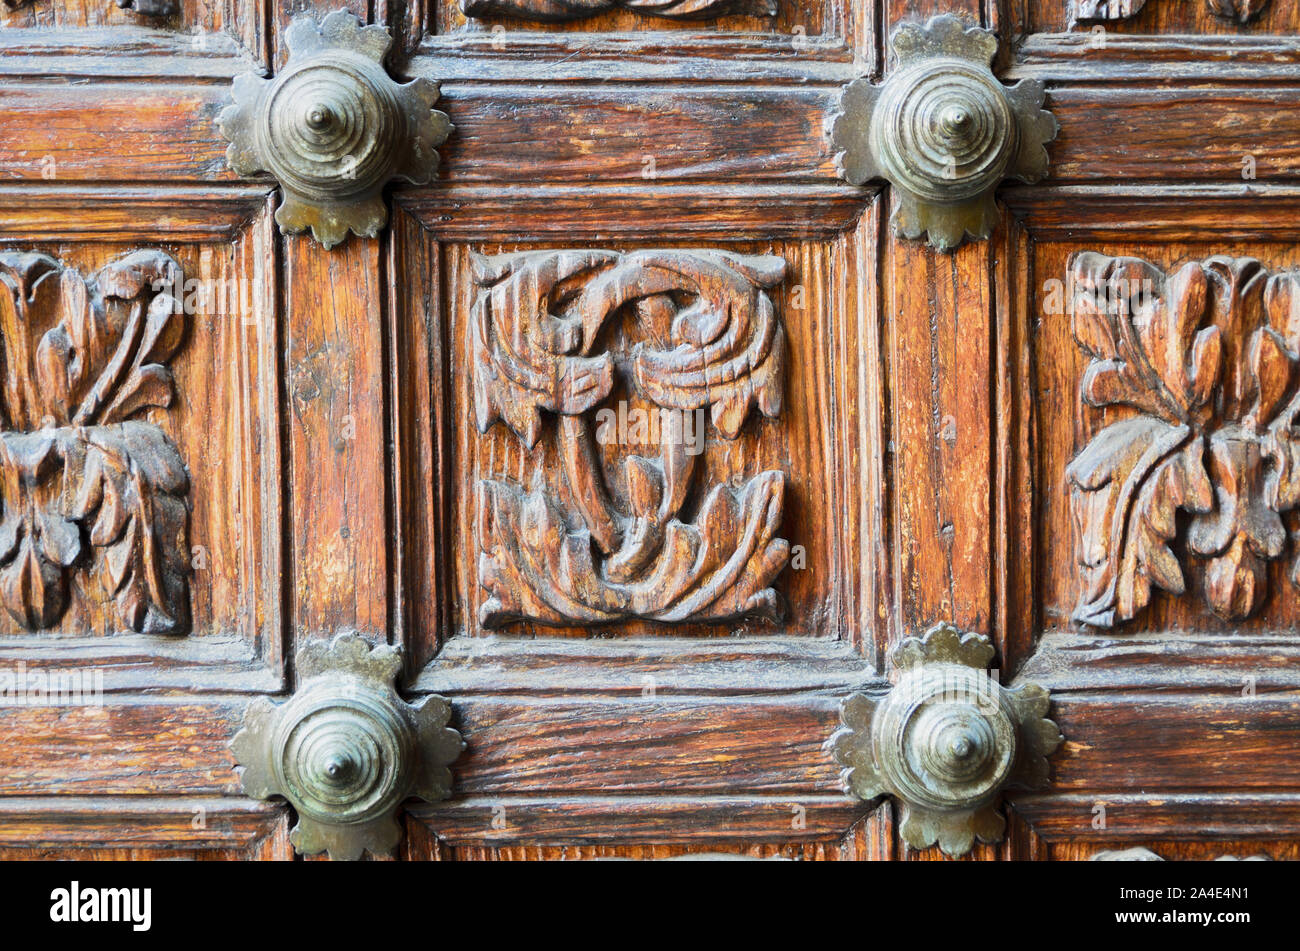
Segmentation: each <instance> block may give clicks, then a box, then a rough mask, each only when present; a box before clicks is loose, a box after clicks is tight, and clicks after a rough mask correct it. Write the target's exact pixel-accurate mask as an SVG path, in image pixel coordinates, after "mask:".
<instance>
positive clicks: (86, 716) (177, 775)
mask: <svg viewBox="0 0 1300 951" xmlns="http://www.w3.org/2000/svg"><path fill="white" fill-rule="evenodd" d="M246 700H247V698H245V697H229V698H223V699H217V700H213V701H211V702H207V703H200V702H195V701H193V700H187V699H184V698H183V696H182V697H152V698H147V699H140V698H121V699H118V698H114V699H113V701H112V702H111V703H106V704H105V705H103V706H94V705H84V706H69V707H62V706H44V707H36V706H18V707H15V706H7V707H5V708H4V715H3V716H0V796H59V797H62V796H163V797H171V796H236V795H238V794H239V781H238V778H237V777H236V775H235V771H234V760H233V758H232V757H231V754H230V750H229V749H228V748H227V746H226V744H227V743H228V742H229V740H230V738H231V737H232V736H233V735H234V734H235V731H236V730H238V729H239V725H240V723H241V722H242V720H243V715H244V706H245V703H246ZM2 803H3V800H2V799H0V804H2ZM0 811H2V810H0Z"/></svg>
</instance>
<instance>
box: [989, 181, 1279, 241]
mask: <svg viewBox="0 0 1300 951" xmlns="http://www.w3.org/2000/svg"><path fill="white" fill-rule="evenodd" d="M998 197H999V198H1000V199H1001V200H1002V202H1003V203H1004V204H1005V205H1006V207H1007V209H1008V210H1009V211H1010V212H1011V213H1012V215H1013V216H1014V217H1015V218H1016V219H1017V221H1018V223H1019V224H1020V225H1021V226H1022V227H1024V228H1027V229H1028V230H1029V231H1030V232H1031V237H1033V238H1047V239H1051V240H1060V239H1062V238H1072V239H1073V238H1096V239H1107V238H1112V239H1118V240H1123V239H1133V238H1141V239H1142V240H1145V241H1151V240H1166V241H1178V240H1200V239H1203V238H1204V237H1205V236H1206V235H1213V236H1215V237H1220V238H1224V239H1237V240H1250V239H1261V240H1277V241H1293V240H1297V239H1300V186H1296V185H1281V184H1268V183H1261V182H1258V181H1256V182H1241V183H1237V184H1228V183H1223V184H1187V185H1182V184H1172V183H1171V184H1160V183H1152V184H1144V185H1123V184H1114V185H1052V184H1040V185H1035V186H1015V187H1011V188H1005V189H1003V190H1002V191H1000V192H999V193H998Z"/></svg>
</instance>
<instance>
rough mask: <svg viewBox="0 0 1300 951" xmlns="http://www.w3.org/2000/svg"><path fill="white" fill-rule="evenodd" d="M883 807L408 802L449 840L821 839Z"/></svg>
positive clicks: (666, 801) (832, 798)
mask: <svg viewBox="0 0 1300 951" xmlns="http://www.w3.org/2000/svg"><path fill="white" fill-rule="evenodd" d="M882 811H885V810H884V809H883V808H882V805H881V804H876V805H874V806H873V805H871V804H868V803H865V802H861V801H859V800H854V799H850V798H849V797H848V796H845V795H843V794H832V795H812V796H810V795H795V796H782V795H770V796H763V795H752V796H746V795H737V796H556V797H545V796H535V797H512V796H509V795H503V796H478V797H469V798H465V799H451V800H447V801H446V802H440V803H409V804H408V805H407V807H406V813H407V817H408V820H409V821H412V822H418V823H420V824H422V825H424V826H425V827H427V828H428V829H429V831H430V832H432V833H433V834H434V835H436V836H437V837H438V839H439V840H440V841H442V842H444V843H446V844H447V845H451V846H464V845H475V846H488V847H491V846H504V845H529V846H548V845H555V846H580V845H612V844H618V845H639V844H698V843H710V842H719V843H721V842H732V841H738V840H740V841H770V842H782V843H784V842H827V841H838V840H840V839H842V838H843V837H844V836H845V835H847V834H848V833H849V831H850V830H851V829H852V828H853V826H855V825H856V824H858V823H859V822H861V821H863V820H864V819H866V820H868V821H871V820H872V818H873V817H874V816H875V814H877V813H880V812H882Z"/></svg>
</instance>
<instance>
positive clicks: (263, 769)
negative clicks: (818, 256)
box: [230, 633, 465, 860]
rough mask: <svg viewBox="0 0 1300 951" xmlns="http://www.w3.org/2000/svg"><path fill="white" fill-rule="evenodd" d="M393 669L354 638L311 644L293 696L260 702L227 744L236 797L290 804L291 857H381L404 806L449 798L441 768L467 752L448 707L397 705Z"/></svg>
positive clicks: (381, 653)
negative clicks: (239, 792)
mask: <svg viewBox="0 0 1300 951" xmlns="http://www.w3.org/2000/svg"><path fill="white" fill-rule="evenodd" d="M401 667H402V659H401V655H400V653H399V652H398V651H397V649H396V648H393V647H389V646H387V645H378V646H373V645H371V643H370V642H369V641H367V640H366V639H365V638H363V637H360V636H358V635H356V634H351V633H345V634H340V635H338V636H337V637H335V638H334V639H333V640H332V641H330V642H325V641H314V642H312V643H309V644H307V645H306V646H304V647H303V648H301V649H300V650H299V651H298V656H297V671H298V676H299V678H300V683H299V686H298V689H297V690H296V691H295V692H294V695H293V696H292V697H291V698H290V699H289V700H288V701H287V702H286V703H282V704H278V705H277V704H274V703H272V702H271V701H270V700H269V699H267V698H266V697H259V698H258V699H257V700H255V701H253V702H252V703H250V704H249V706H248V709H247V710H246V711H245V713H244V728H243V729H242V730H240V732H239V733H237V734H236V735H235V738H234V739H233V740H231V742H230V747H231V749H232V750H233V751H234V753H235V756H236V758H237V760H238V763H239V767H238V772H239V774H240V780H241V782H242V783H243V788H244V792H245V793H246V794H247V795H249V796H252V797H253V798H254V799H268V798H270V797H272V796H283V797H284V798H285V799H287V800H288V801H289V803H290V805H292V806H293V807H294V809H295V810H296V811H297V813H298V824H297V825H296V826H294V828H293V831H292V832H291V833H290V836H289V838H290V841H291V842H292V843H293V846H294V848H295V849H297V850H298V851H299V852H301V853H303V854H307V855H312V854H315V853H318V852H328V853H329V856H330V858H331V859H343V860H351V859H357V858H360V857H361V854H362V852H364V851H369V852H371V853H373V854H375V855H387V854H389V853H391V852H392V850H393V849H394V848H395V847H396V846H397V843H398V841H400V839H401V837H402V829H401V826H400V825H399V823H398V822H397V808H398V806H399V805H400V804H401V803H402V802H403V801H404V800H406V799H409V798H412V797H415V798H419V799H424V800H426V801H429V802H436V801H438V800H440V799H446V798H447V797H448V796H449V795H451V770H450V769H449V768H448V767H449V766H450V765H451V763H452V762H453V761H454V760H455V759H456V757H458V756H459V755H460V753H461V751H462V750H463V749H464V748H465V744H464V742H463V741H462V739H461V736H460V734H459V733H458V732H456V731H455V730H453V729H451V728H450V727H449V726H448V725H447V724H448V722H449V721H450V719H451V704H450V703H448V702H447V700H445V699H444V698H442V697H438V696H429V697H425V698H424V699H423V700H421V701H420V702H419V703H417V704H408V703H406V702H405V701H403V700H402V699H401V698H400V697H399V696H398V695H397V691H396V690H395V689H394V686H393V684H394V682H395V680H396V678H397V674H398V672H399V671H400V670H401Z"/></svg>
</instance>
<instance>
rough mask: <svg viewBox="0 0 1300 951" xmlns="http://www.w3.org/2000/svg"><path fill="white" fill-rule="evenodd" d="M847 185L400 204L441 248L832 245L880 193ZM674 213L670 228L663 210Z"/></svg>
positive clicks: (430, 193) (406, 195)
mask: <svg viewBox="0 0 1300 951" xmlns="http://www.w3.org/2000/svg"><path fill="white" fill-rule="evenodd" d="M882 191H883V190H882V189H880V188H851V187H849V186H847V185H802V186H800V185H592V186H580V185H578V186H573V185H557V186H545V185H542V186H527V185H520V186H504V187H503V186H486V185H485V186H471V185H440V186H436V187H433V188H421V189H410V190H405V189H404V190H399V191H397V192H396V193H394V195H393V202H394V204H395V205H396V206H397V207H399V208H400V209H401V210H402V211H404V212H406V213H407V214H409V215H411V216H412V217H413V218H415V219H416V220H417V221H419V222H420V224H421V225H422V226H423V227H424V228H425V230H427V231H428V232H429V233H430V234H431V235H432V236H433V238H434V239H435V240H439V241H475V240H483V241H500V240H537V241H548V240H551V241H554V240H566V241H567V240H574V241H580V240H581V241H599V240H602V239H613V238H654V239H656V240H663V241H676V240H690V239H694V238H701V239H702V238H718V239H727V240H731V241H738V240H739V241H744V240H763V239H766V238H775V239H779V238H830V237H836V236H838V235H840V234H843V233H844V232H846V231H849V230H850V229H852V228H853V227H854V226H855V225H856V224H857V223H858V221H859V220H860V219H861V217H862V216H863V215H864V214H865V213H866V212H867V209H869V208H870V207H871V206H872V204H873V203H874V202H875V201H876V200H877V199H878V198H879V197H880V195H881V194H882ZM665 208H671V209H672V217H671V219H669V220H665V217H664V214H663V212H664V209H665Z"/></svg>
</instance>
